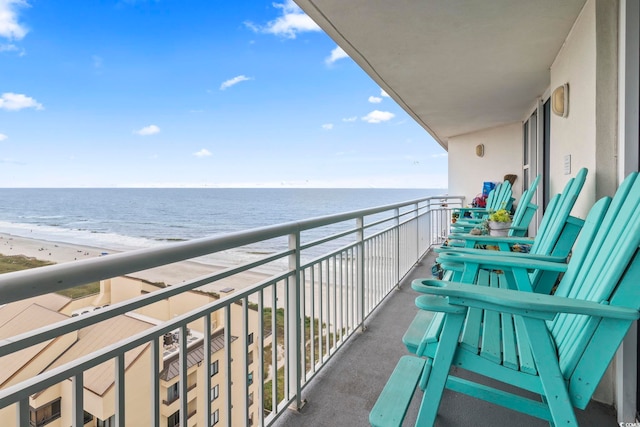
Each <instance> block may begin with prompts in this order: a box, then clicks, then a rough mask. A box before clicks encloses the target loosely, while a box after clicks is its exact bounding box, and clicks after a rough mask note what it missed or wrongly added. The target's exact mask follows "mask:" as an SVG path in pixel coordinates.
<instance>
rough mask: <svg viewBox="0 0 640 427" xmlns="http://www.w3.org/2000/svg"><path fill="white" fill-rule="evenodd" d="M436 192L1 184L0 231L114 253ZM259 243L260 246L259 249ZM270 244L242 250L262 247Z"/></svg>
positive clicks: (426, 190)
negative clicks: (76, 186)
mask: <svg viewBox="0 0 640 427" xmlns="http://www.w3.org/2000/svg"><path fill="white" fill-rule="evenodd" d="M445 192H446V190H442V189H299V188H287V189H273V188H264V189H263V188H252V189H248V188H243V189H235V188H233V189H231V188H226V189H225V188H216V189H186V188H179V189H176V188H148V189H147V188H145V189H138V188H126V189H115V188H113V189H112V188H99V189H68V188H64V189H35V188H34V189H22V188H21V189H17V188H16V189H9V188H2V189H0V233H7V234H12V235H15V236H21V237H28V238H33V239H39V240H48V241H54V242H63V243H70V244H78V245H85V246H94V247H98V248H105V249H111V250H117V251H123V250H131V249H139V248H148V247H153V246H157V245H160V244H168V243H170V242H177V241H185V240H190V239H196V238H202V237H209V236H213V235H217V234H224V233H229V232H235V231H241V230H246V229H251V228H256V227H262V226H266V225H273V224H280V223H284V222H289V221H294V220H301V219H306V218H312V217H318V216H322V215H328V214H336V213H342V212H347V211H352V210H356V209H362V208H370V207H375V206H381V205H385V204H389V203H396V202H404V201H407V200H412V199H417V198H421V197H427V196H433V195H439V194H444V193H445ZM265 245H266V246H265ZM268 245H269V243H268V242H265V243H262V247H253V248H248V249H247V250H252V251H260V252H269V251H271V250H273V249H274V248H270V247H268Z"/></svg>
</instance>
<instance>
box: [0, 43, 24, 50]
mask: <svg viewBox="0 0 640 427" xmlns="http://www.w3.org/2000/svg"><path fill="white" fill-rule="evenodd" d="M17 50H20V49H19V48H18V46H16V45H15V44H13V43H9V44H0V52H15V51H17Z"/></svg>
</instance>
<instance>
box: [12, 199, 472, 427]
mask: <svg viewBox="0 0 640 427" xmlns="http://www.w3.org/2000/svg"><path fill="white" fill-rule="evenodd" d="M462 203H463V199H462V198H461V197H442V196H439V197H429V198H424V199H418V200H412V201H408V202H404V203H398V204H392V205H386V206H381V207H377V208H370V209H364V210H359V211H353V212H348V213H343V214H336V215H331V216H325V217H319V218H313V219H307V220H302V221H297V222H291V223H285V224H279V225H274V226H267V227H262V228H257V229H253V230H247V231H242V232H237V233H231V234H226V235H221V236H215V237H211V238H205V239H198V240H192V241H189V242H180V243H175V244H171V245H167V246H164V247H160V248H152V249H143V250H137V251H131V252H125V253H120V254H113V255H109V256H106V257H100V258H95V259H89V260H83V261H77V262H72V263H66V264H59V265H53V266H47V267H41V268H38V269H33V270H28V271H21V272H16V273H8V274H4V275H0V303H1V304H6V303H10V302H14V301H18V300H22V299H25V298H29V297H33V296H36V295H43V294H47V293H50V292H55V291H59V290H62V289H66V288H70V287H74V286H78V285H82V284H85V283H90V282H95V281H98V280H103V279H109V278H113V277H118V276H123V275H126V274H131V273H134V272H138V271H141V270H145V269H149V268H153V267H158V266H162V265H167V264H171V263H175V262H178V261H183V260H188V259H192V258H196V257H200V256H204V255H211V254H215V253H217V252H220V251H225V250H228V249H233V248H239V247H243V246H245V245H250V244H254V243H256V242H261V241H265V240H268V239H277V238H281V239H282V238H286V239H287V242H288V243H287V244H286V247H284V248H283V249H282V250H281V251H278V252H276V253H272V254H268V255H264V256H262V257H260V258H256V259H255V260H253V261H251V262H248V263H245V264H243V265H238V266H233V267H230V268H227V269H226V270H223V271H220V272H216V273H212V274H209V275H206V276H203V277H199V278H196V279H193V280H189V281H186V282H183V283H180V284H175V285H173V286H168V287H166V288H164V289H161V290H158V291H157V292H152V293H149V294H145V295H141V296H139V297H135V298H132V299H129V300H126V301H124V302H120V303H116V304H112V305H110V306H109V307H106V308H103V309H100V310H96V311H93V312H91V313H89V314H86V315H83V316H78V317H71V318H69V319H67V320H64V321H62V322H59V323H55V324H53V325H48V326H46V327H42V328H39V329H36V330H32V331H29V332H27V333H23V334H20V335H16V336H14V337H11V338H7V339H3V340H0V364H2V357H4V356H7V355H10V354H12V353H14V352H17V351H20V350H22V349H25V348H28V347H30V346H33V345H36V344H38V343H42V342H45V341H47V340H50V339H52V338H56V337H59V336H62V335H65V334H68V333H70V332H73V331H78V330H80V329H82V328H85V327H87V326H90V325H94V324H97V323H99V322H101V321H104V320H106V319H110V318H112V317H114V316H118V315H122V314H125V313H128V312H133V311H135V310H138V309H140V308H141V307H145V306H148V305H150V304H153V303H156V302H158V301H162V300H165V299H167V298H169V297H173V296H176V295H179V294H181V293H184V292H187V291H189V290H193V289H197V288H199V287H201V286H204V285H209V284H212V283H216V282H218V281H221V280H224V279H225V278H228V277H230V276H233V275H236V274H239V273H242V272H246V271H249V270H253V269H256V268H260V267H262V266H265V265H268V264H271V265H272V264H273V263H277V262H278V261H280V262H281V263H282V264H283V268H282V269H281V270H280V271H279V272H278V273H276V274H273V275H272V276H270V277H269V278H268V279H265V280H263V281H261V282H259V283H255V284H253V285H250V286H248V287H246V288H244V289H240V290H237V291H236V292H234V293H232V294H230V295H228V296H225V297H222V298H220V299H218V300H215V301H214V302H212V303H210V304H207V305H205V306H202V307H199V308H197V309H195V310H192V311H189V312H187V313H184V314H182V315H179V316H177V317H174V318H173V319H171V320H170V321H167V322H164V323H161V324H158V325H155V326H152V327H150V328H148V329H146V330H144V331H143V332H140V333H137V334H134V335H132V336H130V337H129V338H127V339H126V340H123V341H120V342H118V343H116V344H114V345H110V346H106V347H104V348H102V349H100V350H99V351H95V352H93V353H91V354H88V355H86V356H83V357H80V358H78V359H76V360H74V361H72V362H69V363H66V364H64V365H62V366H58V367H56V368H54V369H50V370H45V371H43V372H41V373H39V374H37V375H35V376H32V377H30V378H28V379H26V380H24V381H21V382H19V383H17V384H14V385H11V386H9V387H7V388H4V389H2V390H0V409H1V408H6V407H8V406H10V405H15V408H16V409H15V411H16V415H15V418H14V419H15V420H16V424H17V425H19V426H24V425H29V418H30V413H29V409H30V404H29V402H30V396H33V395H34V394H36V393H39V392H42V391H44V390H46V389H48V388H49V387H51V386H54V385H56V384H59V383H62V382H68V381H69V380H71V382H70V384H71V397H70V398H71V399H72V405H71V407H72V408H73V409H72V413H71V414H70V415H69V419H71V420H72V423H73V425H74V426H83V425H84V424H83V423H84V419H85V418H84V417H85V416H86V414H85V413H84V404H83V403H84V401H83V400H84V398H85V393H84V390H83V381H84V377H83V374H84V373H85V372H86V371H87V370H89V369H91V368H93V367H95V366H98V365H100V364H102V363H104V362H106V361H110V360H114V361H115V367H116V368H115V373H114V381H115V383H114V384H115V386H114V387H115V388H114V390H115V394H114V396H115V403H114V404H113V412H112V414H114V415H115V422H116V425H118V426H124V423H125V415H126V413H127V412H128V411H135V410H137V408H135V407H128V406H127V401H128V399H127V396H126V394H125V377H126V375H125V369H124V364H125V361H124V359H125V353H126V352H127V351H129V350H132V349H134V348H137V347H139V346H142V345H148V346H149V347H150V356H149V357H150V362H149V363H150V366H151V371H150V372H149V377H148V381H150V383H151V395H150V396H149V400H150V402H149V405H150V408H151V411H150V412H151V415H150V422H149V425H152V426H159V424H160V418H161V415H160V414H161V409H160V406H161V404H162V400H163V399H164V398H166V396H161V393H160V380H159V378H158V373H159V372H160V370H161V366H160V363H161V361H162V354H161V351H162V339H163V336H164V335H165V334H169V333H172V332H173V331H175V330H178V331H179V334H180V336H182V337H186V336H187V330H188V328H187V325H188V324H190V323H192V322H203V323H202V330H203V332H204V340H203V342H204V344H203V345H204V349H203V352H204V360H203V361H202V363H203V364H204V366H205V367H207V366H210V365H211V363H212V359H211V347H210V346H211V339H210V338H211V337H212V334H213V332H214V331H213V330H212V329H216V328H219V326H221V327H224V330H225V331H233V330H235V331H240V333H236V334H235V335H236V336H235V337H234V336H233V335H234V334H232V333H225V334H224V341H225V351H224V356H223V357H222V360H220V365H221V366H223V367H225V372H227V373H230V372H238V370H239V371H240V372H241V375H239V376H238V377H236V378H241V379H242V380H241V381H238V380H237V379H235V380H233V381H232V375H230V374H229V375H226V378H225V379H224V381H223V382H222V384H220V397H221V398H223V397H224V398H223V399H222V400H216V401H215V403H216V404H219V403H218V402H220V401H222V402H224V404H223V407H222V409H220V410H219V412H218V410H215V411H214V410H213V408H212V405H213V404H212V402H211V400H210V399H208V398H207V399H204V400H205V404H204V410H199V412H198V413H197V414H195V415H194V414H193V412H194V409H193V407H190V406H188V403H189V402H188V399H187V396H188V392H189V390H191V389H192V388H193V385H191V388H188V382H187V381H180V390H179V392H178V395H179V396H180V398H179V399H180V409H179V412H180V415H181V416H182V414H188V415H187V417H188V418H189V423H191V417H192V416H195V417H196V418H197V423H198V425H206V426H210V425H211V424H212V423H213V422H214V419H215V420H217V419H224V420H225V423H226V424H227V425H249V420H251V422H252V423H253V425H271V424H272V423H273V422H274V421H275V420H276V419H277V418H278V416H279V415H280V414H281V413H282V411H283V410H284V409H285V408H287V407H289V406H291V405H295V406H296V407H300V406H301V405H302V404H303V402H302V399H301V391H302V390H303V388H304V387H305V385H306V384H308V383H309V381H310V380H311V379H312V378H313V377H314V376H315V375H316V374H317V373H318V371H319V370H320V369H322V367H323V366H324V365H325V364H326V362H327V361H328V360H329V359H330V358H331V357H333V356H334V355H335V354H336V352H337V351H338V350H339V349H340V347H341V346H342V345H343V344H344V343H345V342H346V341H347V340H348V339H349V337H351V336H352V334H353V333H354V332H355V331H357V330H358V329H359V328H362V327H363V326H364V322H365V320H366V319H367V318H368V316H369V315H370V314H371V312H372V311H373V310H374V309H375V308H376V307H377V306H378V305H379V304H380V302H381V301H382V300H383V299H384V298H385V297H386V296H387V295H388V294H389V293H390V292H391V291H392V290H393V288H394V287H395V286H396V285H397V284H398V283H399V281H400V280H401V279H402V278H403V277H404V276H405V275H406V274H407V272H408V271H409V270H410V269H411V268H412V267H413V266H414V264H415V263H416V262H417V261H418V260H419V259H420V258H421V257H422V255H424V254H425V253H426V251H427V250H428V249H429V248H430V246H432V245H434V244H438V243H441V242H442V241H443V239H444V238H445V237H446V234H447V230H448V225H449V223H450V213H451V208H452V207H458V206H461V204H462ZM352 221H355V226H354V225H353V222H352ZM322 230H329V231H328V232H327V234H326V235H325V236H323V237H320V238H318V237H317V236H319V235H320V234H319V233H320V232H321V231H322ZM310 231H313V233H311V234H312V235H313V236H314V239H313V240H310V241H305V236H306V235H308V234H309V232H310ZM329 233H331V234H329ZM285 262H286V265H284V264H285ZM238 307H240V309H239V308H238ZM238 310H239V311H238ZM232 312H234V313H236V314H235V315H233V316H232ZM237 313H241V315H239V316H238V315H237ZM220 314H222V316H221V317H219V318H220V319H223V320H222V322H221V323H222V325H219V326H218V327H217V326H216V325H215V323H214V326H213V328H212V316H214V315H215V316H219V315H220ZM254 331H255V332H254ZM232 341H233V342H234V346H237V345H240V346H241V347H240V348H241V349H242V351H241V352H240V353H238V354H241V355H243V356H240V357H232V354H231V348H232ZM251 341H253V342H251ZM187 345H188V343H187V340H186V339H179V349H180V352H179V354H180V356H179V364H180V378H187V376H188V375H187ZM267 350H270V351H267ZM252 351H255V355H254V354H253V353H251V352H252ZM249 358H253V359H254V363H249V360H248V359H249ZM238 359H240V360H238ZM265 359H267V360H265ZM216 366H217V365H216ZM250 366H251V367H250ZM266 369H269V370H270V371H271V374H270V378H271V381H265V380H264V378H265V370H266ZM278 379H279V380H280V381H278ZM197 381H198V383H201V384H203V390H206V396H208V395H209V390H211V388H212V386H213V384H212V376H211V375H210V373H209V372H208V370H204V374H203V375H201V376H200V377H199V378H198V379H197ZM238 390H240V391H241V392H239V393H238V392H237V391H238ZM234 391H236V393H233V392H234ZM232 396H234V397H235V398H237V399H239V400H240V401H233V398H232ZM249 400H252V403H253V405H251V404H250V403H249ZM270 402H275V403H270ZM64 407H67V406H65V405H63V408H64ZM200 412H203V413H200ZM214 412H215V417H214V416H213V415H214ZM218 417H219V418H218ZM181 421H182V423H181V425H186V424H187V423H186V422H185V420H181Z"/></svg>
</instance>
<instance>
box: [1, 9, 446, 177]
mask: <svg viewBox="0 0 640 427" xmlns="http://www.w3.org/2000/svg"><path fill="white" fill-rule="evenodd" d="M446 164H447V158H446V153H445V151H444V150H443V149H442V148H441V147H440V146H439V145H438V144H437V143H436V142H435V141H433V139H432V138H431V137H430V136H429V135H428V133H427V132H426V131H424V130H423V129H422V128H421V127H420V126H418V125H417V124H416V123H415V122H414V121H413V120H412V119H411V118H410V117H409V116H408V115H407V114H406V113H405V112H404V111H403V110H402V109H401V108H400V107H399V106H398V105H397V104H396V103H395V102H394V101H393V100H392V99H391V98H389V97H387V96H386V94H385V93H383V92H382V91H381V90H380V87H379V86H378V85H377V84H376V83H375V82H374V81H373V80H371V78H369V77H368V76H367V75H366V74H365V73H364V72H363V71H362V70H361V69H360V68H359V67H358V66H357V65H356V64H355V62H353V61H352V60H351V59H350V58H349V57H347V56H346V55H345V54H344V52H343V51H342V50H341V49H339V48H338V47H337V45H336V44H335V42H333V41H332V40H331V39H330V38H329V37H328V36H327V35H326V34H324V33H323V32H322V31H321V30H320V29H319V28H318V27H317V26H316V25H315V24H314V23H313V21H311V20H310V19H309V18H308V17H307V16H306V15H304V14H303V13H302V12H301V11H300V9H298V8H297V6H295V4H294V3H293V2H291V1H290V0H275V2H272V1H262V0H245V1H219V0H147V1H145V0H128V1H126V0H114V1H106V0H103V1H97V0H64V1H62V0H60V1H51V0H0V187H180V186H185V187H202V186H211V187H380V188H383V187H389V188H446V186H447V177H446V176H447V169H446Z"/></svg>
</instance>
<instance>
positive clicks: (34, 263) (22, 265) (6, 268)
mask: <svg viewBox="0 0 640 427" xmlns="http://www.w3.org/2000/svg"><path fill="white" fill-rule="evenodd" d="M46 265H53V263H52V262H49V261H43V260H40V259H36V258H30V257H26V256H24V255H2V254H0V274H3V273H11V272H14V271H21V270H28V269H30V268H37V267H44V266H46ZM99 291H100V283H99V282H93V283H88V284H86V285H82V286H77V287H75V288H69V289H64V290H62V291H59V292H56V293H57V294H60V295H63V296H66V297H69V298H72V299H76V298H82V297H85V296H87V295H93V294H96V293H98V292H99Z"/></svg>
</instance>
